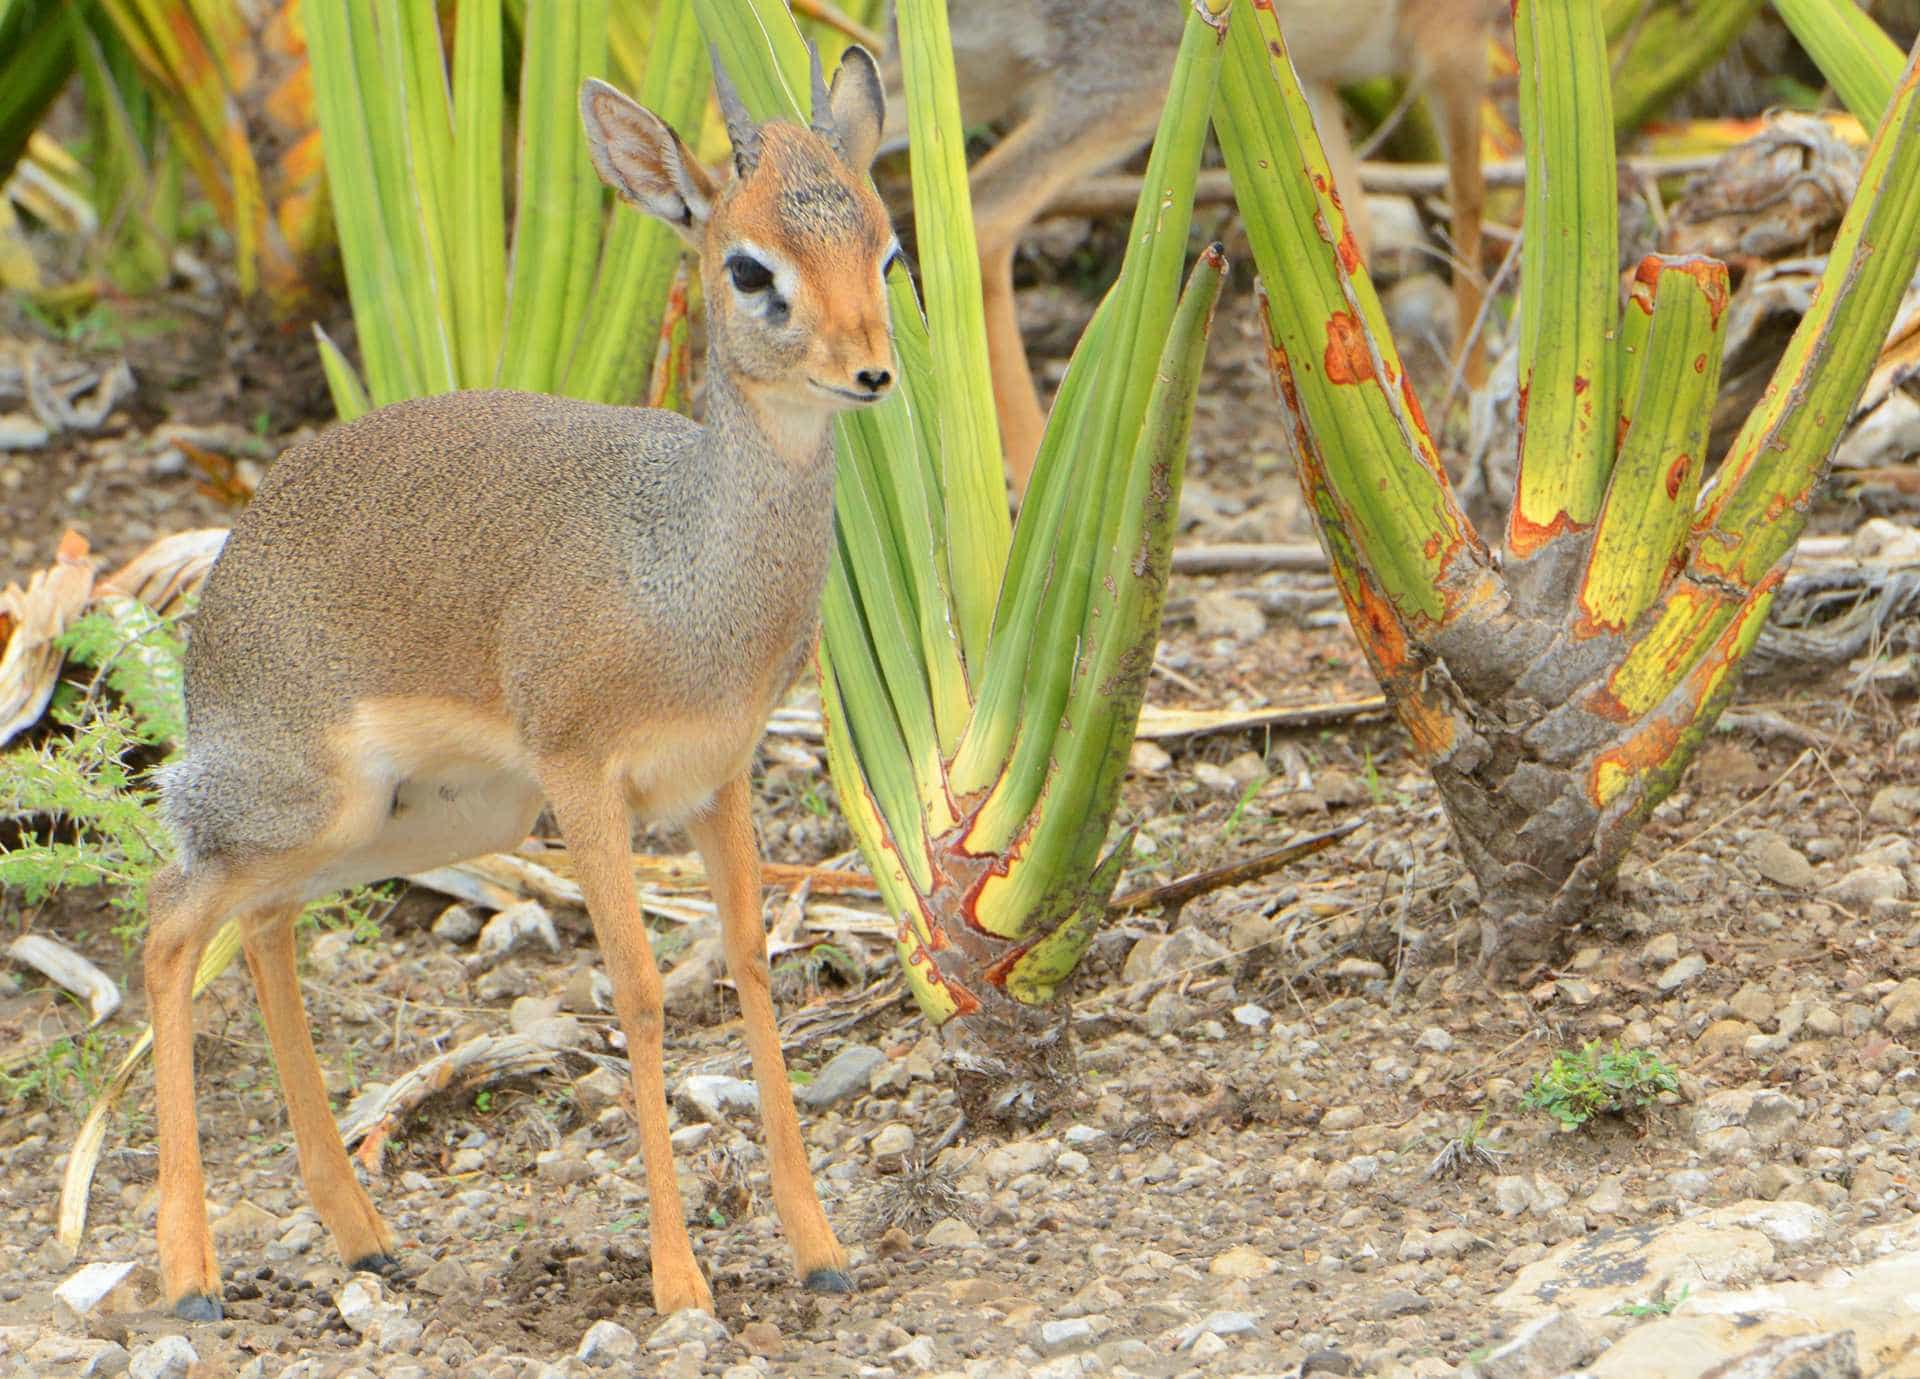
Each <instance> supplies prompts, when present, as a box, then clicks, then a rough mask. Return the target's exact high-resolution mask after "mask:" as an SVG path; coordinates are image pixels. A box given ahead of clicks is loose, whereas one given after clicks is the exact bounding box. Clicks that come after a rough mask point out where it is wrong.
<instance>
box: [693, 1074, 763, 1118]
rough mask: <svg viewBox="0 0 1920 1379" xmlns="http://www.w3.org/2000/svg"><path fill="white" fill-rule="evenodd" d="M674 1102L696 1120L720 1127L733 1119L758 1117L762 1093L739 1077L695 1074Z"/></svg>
mask: <svg viewBox="0 0 1920 1379" xmlns="http://www.w3.org/2000/svg"><path fill="white" fill-rule="evenodd" d="M674 1100H675V1103H676V1104H677V1105H678V1106H679V1107H680V1110H681V1111H682V1112H683V1113H684V1114H686V1115H688V1116H690V1117H692V1118H693V1119H695V1120H704V1121H707V1122H708V1123H710V1124H719V1123H721V1122H723V1121H725V1120H726V1118H727V1117H728V1116H730V1115H734V1116H744V1115H751V1114H754V1113H757V1112H758V1111H759V1110H760V1089H759V1088H758V1087H756V1086H754V1085H753V1083H751V1082H748V1081H745V1080H744V1079H742V1078H738V1077H722V1076H720V1075H719V1074H717V1073H695V1074H694V1075H693V1076H692V1077H689V1078H687V1079H685V1080H684V1081H682V1082H681V1084H680V1088H679V1091H678V1092H677V1093H676V1094H675V1098H674Z"/></svg>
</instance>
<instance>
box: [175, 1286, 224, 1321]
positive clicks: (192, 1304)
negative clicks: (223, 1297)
mask: <svg viewBox="0 0 1920 1379" xmlns="http://www.w3.org/2000/svg"><path fill="white" fill-rule="evenodd" d="M173 1315H174V1316H176V1317H178V1318H179V1319H180V1320H181V1321H183V1322H217V1321H220V1320H222V1319H223V1318H225V1316H226V1315H227V1309H226V1308H224V1307H222V1306H221V1305H220V1299H218V1298H216V1297H215V1296H214V1295H213V1294H211V1293H189V1294H187V1295H186V1296H185V1297H184V1298H182V1299H180V1301H178V1302H176V1303H175V1304H174V1305H173Z"/></svg>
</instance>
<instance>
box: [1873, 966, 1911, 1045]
mask: <svg viewBox="0 0 1920 1379" xmlns="http://www.w3.org/2000/svg"><path fill="white" fill-rule="evenodd" d="M1880 1009H1881V1010H1882V1011H1884V1012H1885V1013H1886V1015H1885V1019H1886V1029H1887V1033H1888V1034H1912V1033H1913V1032H1914V1031H1915V1030H1920V978H1916V977H1908V978H1907V979H1906V980H1905V981H1903V982H1901V983H1900V985H1898V986H1896V987H1895V988H1894V989H1893V990H1891V991H1889V992H1888V993H1887V994H1886V995H1885V996H1882V997H1881V998H1880Z"/></svg>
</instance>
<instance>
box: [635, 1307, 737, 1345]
mask: <svg viewBox="0 0 1920 1379" xmlns="http://www.w3.org/2000/svg"><path fill="white" fill-rule="evenodd" d="M729 1339H731V1337H730V1334H729V1332H728V1331H727V1328H726V1326H725V1325H724V1324H722V1322H721V1321H720V1319H719V1318H718V1317H716V1316H714V1315H713V1313H711V1312H702V1311H700V1310H699V1309H698V1308H694V1307H689V1308H685V1309H684V1310H682V1311H679V1312H675V1313H674V1314H673V1315H672V1316H670V1317H668V1318H667V1319H666V1320H665V1321H663V1322H661V1323H660V1325H658V1326H656V1327H654V1329H653V1334H652V1335H651V1336H649V1337H647V1349H648V1350H677V1349H678V1348H679V1347H681V1346H683V1345H685V1344H687V1343H688V1342H689V1341H698V1342H699V1343H700V1344H702V1345H708V1346H714V1345H722V1344H724V1343H725V1342H726V1341H728V1340H729Z"/></svg>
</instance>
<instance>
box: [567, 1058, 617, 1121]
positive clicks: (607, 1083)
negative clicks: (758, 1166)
mask: <svg viewBox="0 0 1920 1379" xmlns="http://www.w3.org/2000/svg"><path fill="white" fill-rule="evenodd" d="M627 1085H628V1084H627V1079H626V1078H624V1077H622V1076H620V1074H619V1073H616V1072H615V1071H613V1069H611V1068H601V1067H595V1068H594V1069H593V1071H591V1072H589V1073H588V1074H586V1076H584V1077H579V1078H576V1079H574V1083H573V1099H574V1100H575V1101H576V1102H578V1103H579V1105H580V1109H581V1110H582V1111H584V1112H586V1113H587V1114H588V1115H590V1116H592V1115H597V1114H598V1113H600V1112H601V1111H604V1110H605V1109H606V1108H607V1107H609V1106H618V1105H619V1104H620V1103H621V1102H622V1101H623V1100H624V1099H625V1098H626V1095H627Z"/></svg>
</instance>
